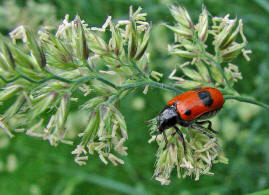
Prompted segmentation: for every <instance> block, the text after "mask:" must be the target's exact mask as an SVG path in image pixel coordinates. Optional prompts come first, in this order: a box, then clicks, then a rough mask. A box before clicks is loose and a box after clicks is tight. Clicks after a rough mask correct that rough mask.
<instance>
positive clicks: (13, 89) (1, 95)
mask: <svg viewBox="0 0 269 195" xmlns="http://www.w3.org/2000/svg"><path fill="white" fill-rule="evenodd" d="M21 90H23V87H22V86H21V85H10V86H7V87H5V88H4V89H3V90H2V91H0V102H2V101H5V100H8V99H9V98H12V97H13V96H15V95H16V94H17V93H18V92H19V91H21Z"/></svg>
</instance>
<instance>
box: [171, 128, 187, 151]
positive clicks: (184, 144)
mask: <svg viewBox="0 0 269 195" xmlns="http://www.w3.org/2000/svg"><path fill="white" fill-rule="evenodd" d="M174 129H175V130H176V132H177V134H178V135H179V137H180V138H181V140H182V145H183V150H184V154H185V155H186V154H187V150H186V143H185V139H184V136H183V134H182V132H181V131H180V130H179V128H177V127H176V126H174Z"/></svg>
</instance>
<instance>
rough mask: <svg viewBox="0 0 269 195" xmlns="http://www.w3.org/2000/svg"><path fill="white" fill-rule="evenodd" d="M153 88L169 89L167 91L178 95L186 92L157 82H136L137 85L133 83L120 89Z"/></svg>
mask: <svg viewBox="0 0 269 195" xmlns="http://www.w3.org/2000/svg"><path fill="white" fill-rule="evenodd" d="M147 85H149V86H151V87H156V88H160V89H167V90H170V91H174V92H177V93H183V92H184V91H183V90H181V89H178V88H176V87H174V86H171V85H167V84H163V83H158V82H155V81H141V82H136V83H132V84H128V85H123V86H121V87H119V88H120V89H124V90H126V89H131V88H134V87H139V86H147Z"/></svg>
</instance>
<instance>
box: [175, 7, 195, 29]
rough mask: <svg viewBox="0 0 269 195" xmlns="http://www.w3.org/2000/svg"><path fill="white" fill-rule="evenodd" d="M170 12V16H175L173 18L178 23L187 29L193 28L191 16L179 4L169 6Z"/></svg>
mask: <svg viewBox="0 0 269 195" xmlns="http://www.w3.org/2000/svg"><path fill="white" fill-rule="evenodd" d="M170 12H171V14H172V16H173V17H174V18H175V20H176V21H177V22H178V23H179V24H180V25H182V26H184V27H186V28H188V29H191V28H193V23H192V20H191V17H190V15H189V13H188V11H187V10H186V9H185V8H183V7H181V6H178V7H175V6H171V7H170Z"/></svg>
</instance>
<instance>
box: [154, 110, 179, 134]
mask: <svg viewBox="0 0 269 195" xmlns="http://www.w3.org/2000/svg"><path fill="white" fill-rule="evenodd" d="M157 120H158V128H159V131H164V130H165V129H168V128H170V127H173V126H175V125H176V124H177V123H178V121H179V120H180V117H179V114H178V113H177V111H176V108H175V106H167V107H165V108H164V109H163V110H162V112H161V113H160V114H159V116H158V118H157Z"/></svg>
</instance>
